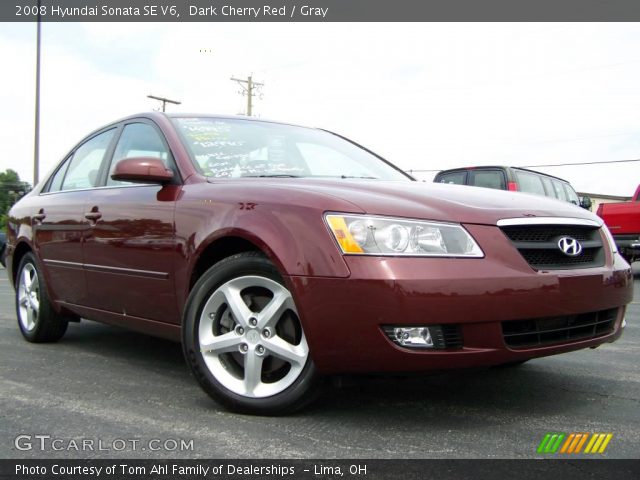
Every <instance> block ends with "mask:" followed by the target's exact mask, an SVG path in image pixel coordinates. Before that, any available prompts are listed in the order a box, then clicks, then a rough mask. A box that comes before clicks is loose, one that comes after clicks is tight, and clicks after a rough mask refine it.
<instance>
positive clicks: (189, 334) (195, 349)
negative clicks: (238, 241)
mask: <svg viewBox="0 0 640 480" xmlns="http://www.w3.org/2000/svg"><path fill="white" fill-rule="evenodd" d="M247 275H256V276H262V277H266V278H268V279H270V280H273V281H276V282H278V283H280V284H281V285H283V286H285V287H286V285H285V283H284V282H283V280H282V277H281V275H280V274H279V273H278V271H277V270H276V268H275V267H274V266H273V264H272V263H271V262H270V261H269V260H268V259H266V258H265V257H264V256H261V255H255V254H238V255H234V256H232V257H229V258H227V259H225V260H223V261H221V262H219V263H217V264H215V265H214V266H213V267H211V268H210V269H209V270H207V271H206V272H205V273H204V274H203V275H202V277H201V278H200V279H199V280H198V282H196V284H195V285H194V287H193V289H192V291H191V294H190V295H189V299H188V301H187V305H186V307H185V315H184V323H183V328H182V345H183V351H184V355H185V358H186V360H187V363H188V364H189V366H190V367H191V370H192V371H193V374H194V376H195V377H196V379H197V380H198V382H199V383H200V386H201V387H202V388H203V389H204V390H205V391H206V392H207V393H208V394H209V395H210V396H211V397H213V398H214V399H215V400H217V401H218V402H220V403H222V404H223V405H225V406H227V407H228V408H230V409H232V410H235V411H238V412H242V413H250V414H261V415H278V414H283V413H288V412H291V411H295V410H297V409H298V408H301V407H302V406H304V405H305V404H306V403H307V401H306V399H307V396H308V397H311V394H310V391H311V390H313V389H314V387H315V386H316V384H317V377H318V375H317V372H316V368H315V366H314V364H313V361H312V360H311V357H310V356H309V358H308V359H307V363H306V364H305V366H304V368H303V370H302V372H300V375H299V376H298V378H297V379H296V380H295V381H294V382H293V383H292V384H291V385H290V386H289V387H288V388H287V389H286V390H284V391H282V392H280V393H278V394H276V395H273V396H271V397H263V398H248V397H245V396H242V395H238V394H237V393H235V392H232V391H230V390H229V389H227V388H226V387H225V386H224V385H222V384H221V383H220V382H219V381H218V380H217V379H216V378H215V377H214V376H213V374H212V373H211V372H210V371H209V369H208V367H207V366H206V364H205V362H204V358H203V356H202V354H201V352H200V348H199V341H198V327H199V323H200V314H201V312H202V309H203V308H204V305H205V303H206V301H207V300H208V298H209V297H210V296H211V294H213V292H214V291H215V290H216V289H217V288H219V287H220V286H221V285H223V284H224V283H226V282H228V281H229V280H232V279H234V278H237V277H240V276H247Z"/></svg>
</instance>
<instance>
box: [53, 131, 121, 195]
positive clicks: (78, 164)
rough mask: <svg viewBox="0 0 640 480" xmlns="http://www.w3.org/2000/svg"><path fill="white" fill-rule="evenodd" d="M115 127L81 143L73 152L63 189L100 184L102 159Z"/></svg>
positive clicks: (90, 186) (75, 188)
mask: <svg viewBox="0 0 640 480" xmlns="http://www.w3.org/2000/svg"><path fill="white" fill-rule="evenodd" d="M115 131H116V130H115V128H113V129H111V130H107V131H106V132H103V133H100V134H98V135H96V136H95V137H92V138H90V139H89V140H87V141H86V142H84V143H83V144H82V145H80V146H79V147H78V148H77V150H76V151H75V152H74V154H73V158H72V159H71V163H70V164H69V168H68V169H67V172H66V175H65V177H64V180H63V182H62V187H61V190H77V189H83V188H92V187H96V186H97V185H98V180H99V178H98V177H99V174H100V167H101V166H102V160H103V159H104V155H105V153H106V151H107V149H108V148H109V144H110V143H111V139H112V138H113V134H114V133H115Z"/></svg>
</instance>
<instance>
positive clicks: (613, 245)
mask: <svg viewBox="0 0 640 480" xmlns="http://www.w3.org/2000/svg"><path fill="white" fill-rule="evenodd" d="M602 231H603V232H604V236H605V237H607V242H609V246H610V247H611V252H612V253H618V247H617V246H616V241H615V240H614V239H613V235H611V232H610V231H609V228H608V227H607V226H606V225H602Z"/></svg>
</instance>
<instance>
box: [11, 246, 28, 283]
mask: <svg viewBox="0 0 640 480" xmlns="http://www.w3.org/2000/svg"><path fill="white" fill-rule="evenodd" d="M30 251H31V247H30V246H29V245H28V244H26V243H25V242H20V243H19V244H18V245H16V249H15V250H14V251H13V263H12V264H11V275H12V276H13V278H12V280H13V284H14V285H15V283H16V278H17V275H18V265H20V261H21V260H22V257H24V255H25V254H26V253H29V252H30Z"/></svg>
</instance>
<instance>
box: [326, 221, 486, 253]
mask: <svg viewBox="0 0 640 480" xmlns="http://www.w3.org/2000/svg"><path fill="white" fill-rule="evenodd" d="M325 218H326V220H327V225H329V229H330V230H331V232H332V233H333V236H334V237H335V239H336V241H337V242H338V245H339V246H340V249H341V250H342V253H345V254H349V255H408V256H425V257H475V258H478V257H483V256H484V253H482V250H481V249H480V247H479V246H478V244H477V243H476V242H475V240H474V239H473V237H471V235H470V234H469V233H468V232H467V231H466V230H465V229H464V228H463V227H462V225H459V224H455V223H440V222H423V221H420V220H405V219H403V218H391V217H375V216H368V215H340V214H327V215H326V216H325Z"/></svg>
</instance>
